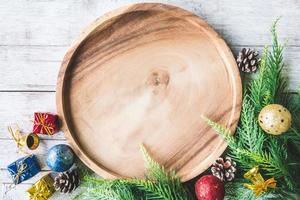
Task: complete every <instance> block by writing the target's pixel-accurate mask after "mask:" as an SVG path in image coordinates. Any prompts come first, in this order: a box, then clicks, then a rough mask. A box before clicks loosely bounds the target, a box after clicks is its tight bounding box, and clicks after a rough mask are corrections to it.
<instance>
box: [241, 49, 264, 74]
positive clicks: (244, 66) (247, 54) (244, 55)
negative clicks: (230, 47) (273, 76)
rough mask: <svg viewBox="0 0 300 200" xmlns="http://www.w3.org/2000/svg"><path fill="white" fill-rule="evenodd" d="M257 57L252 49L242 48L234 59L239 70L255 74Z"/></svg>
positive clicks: (257, 62)
mask: <svg viewBox="0 0 300 200" xmlns="http://www.w3.org/2000/svg"><path fill="white" fill-rule="evenodd" d="M257 56H258V52H257V51H255V50H254V49H249V48H247V49H246V48H243V49H242V50H241V51H240V52H239V55H238V57H237V59H236V62H237V64H238V67H239V69H240V70H241V71H242V72H245V73H252V72H256V70H257V69H258V64H259V59H258V58H257Z"/></svg>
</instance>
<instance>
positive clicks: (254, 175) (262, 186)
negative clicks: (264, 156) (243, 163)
mask: <svg viewBox="0 0 300 200" xmlns="http://www.w3.org/2000/svg"><path fill="white" fill-rule="evenodd" d="M244 177H245V178H246V179H249V180H250V181H251V182H252V184H253V185H250V184H246V183H245V184H244V186H245V187H247V188H249V189H250V190H253V192H254V194H255V196H256V197H258V196H260V195H261V194H262V193H263V192H266V191H267V189H268V188H273V189H275V188H276V183H277V181H276V180H275V179H274V178H270V179H268V180H266V181H265V179H264V178H263V177H262V175H261V174H260V173H259V169H258V167H254V168H252V169H251V170H249V171H248V172H247V173H246V174H245V175H244Z"/></svg>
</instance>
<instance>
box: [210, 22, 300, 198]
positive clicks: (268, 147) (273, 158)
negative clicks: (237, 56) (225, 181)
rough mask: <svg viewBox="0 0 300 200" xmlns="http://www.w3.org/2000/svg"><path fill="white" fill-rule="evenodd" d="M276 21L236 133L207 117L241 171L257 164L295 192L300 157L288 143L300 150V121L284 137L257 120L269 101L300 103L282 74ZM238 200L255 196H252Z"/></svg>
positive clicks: (246, 94) (248, 87) (246, 95)
mask: <svg viewBox="0 0 300 200" xmlns="http://www.w3.org/2000/svg"><path fill="white" fill-rule="evenodd" d="M277 22H278V20H276V21H275V22H274V24H273V25H272V28H271V35H272V48H271V50H269V47H268V46H265V47H264V50H263V54H262V58H261V62H260V67H259V74H258V77H257V78H256V79H254V80H250V82H249V83H248V84H247V85H246V86H245V91H244V95H243V104H242V111H241V117H240V121H239V124H238V127H237V130H236V134H235V136H232V133H231V132H230V130H229V129H227V128H226V127H223V126H222V125H220V124H217V123H215V122H213V121H211V120H209V119H206V118H205V120H206V122H207V123H208V124H209V125H210V126H211V127H212V128H213V129H214V130H216V132H218V133H219V134H220V135H221V136H223V138H224V139H225V140H226V141H227V143H228V146H229V155H230V156H232V158H233V159H234V160H235V161H236V162H237V163H238V166H239V168H240V170H241V171H242V172H245V171H247V170H249V169H250V168H252V167H254V166H256V165H258V166H259V167H260V168H261V169H262V173H263V176H266V177H274V178H275V179H276V180H277V181H278V185H279V187H280V188H283V189H284V190H286V191H296V190H295V188H296V187H299V185H297V180H296V179H297V177H299V175H300V174H299V172H298V171H299V170H297V169H296V167H298V168H299V166H300V160H299V159H296V158H295V157H294V156H293V154H292V152H291V151H290V148H289V142H293V143H294V144H295V145H297V146H298V149H299V150H300V137H299V136H300V131H299V127H297V123H296V124H295V122H294V123H293V127H292V128H291V130H289V131H288V133H285V134H283V135H282V136H272V135H269V134H266V133H264V131H263V130H262V129H261V128H260V127H259V125H258V122H257V116H258V114H259V112H260V111H261V109H262V108H263V107H264V106H266V105H268V104H271V103H278V104H281V105H283V106H285V107H287V108H289V109H290V106H291V102H294V104H293V105H297V104H298V103H299V104H300V95H299V94H300V92H299V94H298V96H297V97H295V98H292V96H291V94H290V93H289V92H288V90H287V79H286V78H285V77H284V76H283V75H282V69H283V66H284V63H283V50H284V47H285V45H281V44H280V43H279V42H278V37H277V33H276V25H277ZM299 104H298V105H299ZM290 110H291V111H292V115H293V117H294V115H297V112H300V106H298V107H297V109H293V110H292V109H290ZM297 110H298V111H297ZM296 120H297V118H296ZM292 140H293V141H292ZM297 172H298V173H297ZM240 187H242V188H240V189H242V190H244V189H245V188H243V186H242V184H240ZM250 192H251V191H250ZM235 193H238V192H235ZM243 194H247V193H243ZM237 196H239V195H237ZM239 197H240V196H239ZM237 199H255V198H254V196H251V195H250V196H248V197H245V198H241V197H240V198H237Z"/></svg>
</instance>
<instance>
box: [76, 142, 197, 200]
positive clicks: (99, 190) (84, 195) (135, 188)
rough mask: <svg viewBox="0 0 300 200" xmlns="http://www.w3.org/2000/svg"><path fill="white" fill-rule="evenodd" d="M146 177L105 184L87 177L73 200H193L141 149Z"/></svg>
mask: <svg viewBox="0 0 300 200" xmlns="http://www.w3.org/2000/svg"><path fill="white" fill-rule="evenodd" d="M141 151H142V153H143V155H144V159H145V163H146V169H147V173H146V175H145V179H137V178H133V179H116V180H107V179H101V178H97V177H92V176H91V175H87V176H85V177H84V179H83V181H82V182H83V184H82V187H83V191H82V192H81V193H80V194H79V195H77V196H76V197H75V199H101V200H102V199H104V200H174V199H176V200H191V199H193V198H192V197H191V195H190V194H189V192H188V190H187V189H186V187H185V186H184V185H183V184H182V183H181V181H180V178H179V177H178V176H177V175H176V173H175V172H174V171H172V170H171V171H167V170H166V169H165V168H164V167H163V166H161V165H159V163H157V162H156V161H154V160H153V159H152V157H151V156H150V155H149V154H148V152H147V151H146V149H145V147H144V146H141Z"/></svg>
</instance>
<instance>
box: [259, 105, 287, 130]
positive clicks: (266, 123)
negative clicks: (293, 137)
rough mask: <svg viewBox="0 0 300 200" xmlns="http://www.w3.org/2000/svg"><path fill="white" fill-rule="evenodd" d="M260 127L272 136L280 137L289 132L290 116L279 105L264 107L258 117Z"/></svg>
mask: <svg viewBox="0 0 300 200" xmlns="http://www.w3.org/2000/svg"><path fill="white" fill-rule="evenodd" d="M258 120H259V125H260V127H261V128H262V129H263V130H264V131H265V132H267V133H269V134H272V135H280V134H282V133H284V132H286V131H288V130H289V128H290V127H291V124H292V115H291V113H290V111H288V110H287V109H286V108H285V107H283V106H282V105H279V104H270V105H267V106H265V107H264V108H263V109H262V110H261V112H260V113H259V116H258Z"/></svg>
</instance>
